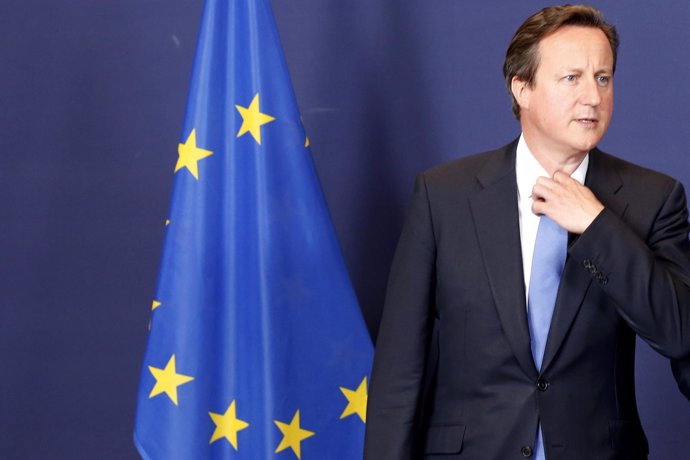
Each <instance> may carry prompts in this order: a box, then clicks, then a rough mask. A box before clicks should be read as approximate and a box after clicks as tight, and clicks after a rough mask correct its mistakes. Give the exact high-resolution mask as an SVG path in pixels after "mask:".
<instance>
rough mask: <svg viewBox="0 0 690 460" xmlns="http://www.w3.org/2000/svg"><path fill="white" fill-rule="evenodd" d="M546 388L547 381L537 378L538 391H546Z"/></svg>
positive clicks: (547, 385) (547, 386)
mask: <svg viewBox="0 0 690 460" xmlns="http://www.w3.org/2000/svg"><path fill="white" fill-rule="evenodd" d="M547 388H549V382H547V381H546V380H538V381H537V389H538V390H539V391H546V390H547Z"/></svg>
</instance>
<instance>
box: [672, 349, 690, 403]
mask: <svg viewBox="0 0 690 460" xmlns="http://www.w3.org/2000/svg"><path fill="white" fill-rule="evenodd" d="M671 369H672V370H673V376H674V377H675V378H676V382H677V383H678V388H679V389H680V392H681V393H683V394H684V395H685V397H686V398H688V401H690V355H688V356H686V357H685V358H683V359H674V360H671Z"/></svg>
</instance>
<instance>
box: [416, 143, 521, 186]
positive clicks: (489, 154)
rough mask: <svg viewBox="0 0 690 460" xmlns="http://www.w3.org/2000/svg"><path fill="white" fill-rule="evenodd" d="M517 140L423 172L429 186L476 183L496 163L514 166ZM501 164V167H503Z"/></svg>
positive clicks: (422, 174)
mask: <svg viewBox="0 0 690 460" xmlns="http://www.w3.org/2000/svg"><path fill="white" fill-rule="evenodd" d="M516 145H517V144H516V142H511V143H510V144H508V145H505V146H503V147H501V148H499V149H496V150H489V151H485V152H481V153H475V154H472V155H468V156H465V157H462V158H458V159H455V160H452V161H449V162H447V163H443V164H440V165H437V166H434V167H432V168H430V169H427V170H425V171H423V172H422V173H421V176H423V177H424V181H425V182H426V184H427V185H428V186H432V187H436V186H441V187H442V186H444V185H449V186H452V187H458V186H462V185H463V184H465V185H473V184H476V180H477V179H476V178H477V176H478V175H480V173H481V172H482V171H484V170H487V169H494V168H495V166H496V165H501V166H504V168H501V169H506V170H510V169H511V167H512V166H514V160H513V158H514V153H515V146H516ZM501 166H499V168H500V167H501Z"/></svg>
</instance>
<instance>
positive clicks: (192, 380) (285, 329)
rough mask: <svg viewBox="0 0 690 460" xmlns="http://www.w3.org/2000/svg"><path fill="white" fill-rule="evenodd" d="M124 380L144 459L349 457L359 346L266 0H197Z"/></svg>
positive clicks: (367, 358) (359, 409) (363, 341)
mask: <svg viewBox="0 0 690 460" xmlns="http://www.w3.org/2000/svg"><path fill="white" fill-rule="evenodd" d="M190 85H191V86H190V91H189V99H188V103H187V112H186V116H185V121H184V127H183V132H182V135H181V138H180V143H179V146H178V158H177V162H176V164H175V168H174V169H175V173H174V184H173V194H172V200H171V207H170V214H169V222H167V226H166V235H165V243H164V247H163V255H162V261H161V268H160V275H159V280H158V286H157V290H156V296H155V300H154V301H153V304H152V310H153V311H152V319H151V326H150V327H151V329H150V334H149V339H148V345H147V349H146V354H145V357H144V364H143V368H142V373H141V383H140V387H139V395H138V405H137V414H136V421H135V429H134V439H135V444H136V446H137V449H138V450H139V453H140V454H141V455H142V457H144V458H145V459H151V460H159V459H165V460H171V459H216V458H223V459H226V458H227V459H269V458H270V459H281V458H284V459H291V458H298V459H304V460H312V459H313V460H323V459H338V460H344V459H360V458H361V457H362V441H363V436H364V423H365V409H366V401H367V376H368V373H369V370H370V367H371V360H372V354H373V347H372V344H371V340H370V338H369V336H368V334H367V331H366V327H365V324H364V322H363V320H362V317H361V313H360V310H359V307H358V305H357V301H356V298H355V295H354V293H353V290H352V286H351V284H350V282H349V279H348V276H347V272H346V269H345V266H344V264H343V260H342V256H341V254H340V250H339V247H338V243H337V241H336V239H335V235H334V232H333V228H332V224H331V222H330V219H329V215H328V209H327V207H326V204H325V202H324V198H323V194H322V192H321V188H320V185H319V182H318V179H317V176H316V172H315V169H314V165H313V162H312V159H311V155H310V151H309V140H308V138H307V136H306V134H305V131H304V128H303V126H302V123H301V120H300V115H299V112H298V110H297V106H296V103H295V97H294V94H293V92H292V88H291V84H290V80H289V76H288V72H287V67H286V64H285V59H284V57H283V52H282V47H281V45H280V40H279V37H278V34H277V30H276V26H275V22H274V20H273V16H272V12H271V8H270V3H269V0H233V1H228V0H208V1H207V2H206V4H205V6H204V12H203V17H202V22H201V30H200V35H199V42H198V45H197V50H196V57H195V61H194V68H193V72H192V79H191V84H190Z"/></svg>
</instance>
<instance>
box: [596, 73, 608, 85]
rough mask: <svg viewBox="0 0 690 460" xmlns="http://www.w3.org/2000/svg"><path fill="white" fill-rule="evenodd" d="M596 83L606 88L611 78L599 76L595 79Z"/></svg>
mask: <svg viewBox="0 0 690 460" xmlns="http://www.w3.org/2000/svg"><path fill="white" fill-rule="evenodd" d="M597 82H598V83H599V84H600V85H601V86H606V85H608V84H609V83H610V82H611V77H609V76H608V75H599V76H598V77H597Z"/></svg>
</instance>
